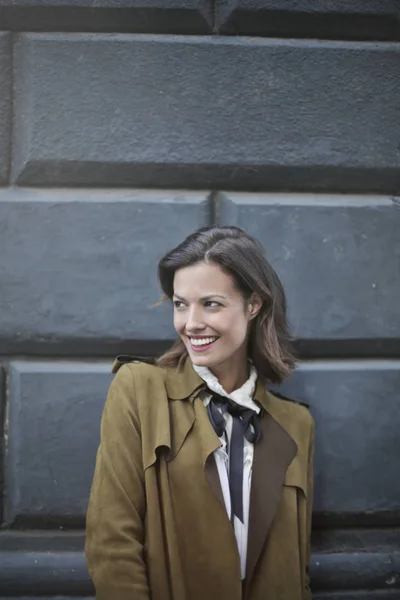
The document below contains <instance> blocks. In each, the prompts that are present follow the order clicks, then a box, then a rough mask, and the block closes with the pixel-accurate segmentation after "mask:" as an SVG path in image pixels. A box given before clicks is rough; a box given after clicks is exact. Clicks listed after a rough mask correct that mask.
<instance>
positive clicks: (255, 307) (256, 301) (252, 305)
mask: <svg viewBox="0 0 400 600" xmlns="http://www.w3.org/2000/svg"><path fill="white" fill-rule="evenodd" d="M261 307H262V300H261V298H260V296H259V295H258V294H256V293H255V292H253V293H252V295H251V297H250V299H249V303H248V309H249V317H250V319H254V318H255V317H256V316H257V315H258V313H259V312H260V310H261Z"/></svg>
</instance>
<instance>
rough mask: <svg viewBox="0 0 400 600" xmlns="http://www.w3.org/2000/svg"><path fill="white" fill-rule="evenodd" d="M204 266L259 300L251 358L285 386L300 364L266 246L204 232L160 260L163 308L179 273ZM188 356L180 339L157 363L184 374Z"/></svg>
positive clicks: (218, 231)
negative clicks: (214, 268) (218, 271)
mask: <svg viewBox="0 0 400 600" xmlns="http://www.w3.org/2000/svg"><path fill="white" fill-rule="evenodd" d="M199 262H206V263H209V264H210V263H211V264H214V265H218V266H219V267H220V268H221V269H222V270H223V271H224V272H225V273H227V274H228V275H230V276H231V277H232V278H233V280H234V282H235V285H236V287H237V289H238V290H239V291H240V292H241V293H242V295H243V298H244V299H245V300H249V298H250V297H251V295H252V294H253V293H256V294H258V295H259V296H260V298H261V300H262V307H261V310H260V312H259V313H258V315H257V316H256V317H255V318H254V319H253V321H252V322H251V327H250V332H249V337H248V347H247V352H248V356H249V358H250V359H251V360H252V361H253V363H254V365H255V367H256V369H257V372H258V373H260V374H262V375H263V376H264V377H265V378H266V379H267V380H268V381H270V382H271V383H281V382H282V381H283V380H284V379H285V378H286V377H287V376H288V375H290V373H291V372H292V371H293V369H294V367H295V363H296V359H295V356H294V353H293V348H292V338H291V336H290V334H289V330H288V323H287V318H286V297H285V292H284V289H283V286H282V284H281V282H280V280H279V277H278V275H277V274H276V272H275V270H274V269H273V267H272V266H271V265H270V264H269V262H268V261H267V259H266V257H265V254H264V250H263V247H262V245H261V244H260V243H259V242H258V241H257V240H255V239H254V238H253V237H251V236H250V235H249V234H247V233H246V232H245V231H243V229H240V228H239V227H233V226H224V227H219V226H212V227H202V228H201V229H199V230H198V231H195V232H194V233H192V234H191V235H189V236H188V237H187V238H186V239H185V240H184V241H183V242H182V243H181V244H179V246H177V247H176V248H174V249H173V250H171V251H170V252H168V254H166V255H165V256H164V257H163V258H162V259H161V260H160V262H159V265H158V278H159V281H160V284H161V287H162V290H163V291H164V294H165V296H164V297H163V298H162V300H161V302H163V301H167V300H172V297H173V294H174V276H175V273H176V271H178V269H182V268H184V267H189V266H191V265H195V264H197V263H199ZM187 356H188V353H187V350H186V347H185V344H184V343H183V341H182V340H181V339H180V338H179V339H178V340H177V341H176V342H175V343H174V344H173V346H172V347H171V348H170V349H169V350H168V351H167V352H165V353H164V354H163V355H162V356H161V357H159V358H158V359H157V361H156V362H157V364H158V365H160V366H166V367H177V368H178V369H180V368H182V366H183V363H184V362H185V360H186V357H187Z"/></svg>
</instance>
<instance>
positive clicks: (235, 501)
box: [207, 390, 261, 523]
mask: <svg viewBox="0 0 400 600" xmlns="http://www.w3.org/2000/svg"><path fill="white" fill-rule="evenodd" d="M209 391H210V393H211V399H210V402H209V404H208V406H207V413H208V417H209V419H210V422H211V425H212V426H213V428H214V431H215V433H216V434H217V436H218V437H222V435H223V433H224V431H225V427H226V421H225V417H224V414H223V413H225V412H228V413H229V414H230V415H231V416H232V435H231V441H230V444H229V490H230V495H231V505H232V515H231V518H232V517H233V515H235V516H236V517H237V518H238V519H240V521H241V522H242V523H243V460H244V438H246V440H248V441H249V442H250V443H252V444H257V442H258V441H259V440H260V439H261V424H260V415H258V414H257V413H256V412H255V411H254V410H251V409H250V408H245V407H244V406H240V404H237V403H236V402H234V401H233V400H231V399H230V398H226V397H225V396H221V395H220V394H216V393H215V392H213V391H211V390H209ZM219 409H222V413H221V411H220V410H219Z"/></svg>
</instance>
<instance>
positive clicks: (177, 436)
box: [166, 359, 225, 509]
mask: <svg viewBox="0 0 400 600" xmlns="http://www.w3.org/2000/svg"><path fill="white" fill-rule="evenodd" d="M166 387H167V393H168V398H169V399H170V400H171V401H172V402H171V406H170V412H171V414H172V415H174V418H173V419H172V422H173V423H175V424H176V427H175V431H173V432H172V436H171V437H172V444H171V452H170V453H169V460H172V459H173V458H174V457H175V456H176V454H177V453H178V452H179V450H180V448H181V446H182V444H183V442H184V441H185V438H186V436H187V435H188V433H189V432H190V431H191V429H192V428H193V427H196V428H198V429H199V432H200V435H199V440H200V444H201V454H202V462H203V467H204V472H205V476H206V479H207V482H208V484H209V486H210V488H211V490H212V492H213V493H214V494H215V496H216V497H217V498H218V500H219V501H220V502H221V504H222V506H223V507H224V509H225V503H224V497H223V493H222V488H221V482H220V479H219V474H218V468H217V464H216V462H215V458H214V451H215V450H216V449H217V448H219V446H220V441H219V439H218V436H217V434H216V433H215V431H214V429H213V427H212V425H211V423H210V420H209V418H208V415H207V411H206V409H205V407H204V404H203V402H202V400H200V398H199V397H198V396H199V394H200V391H201V389H203V388H205V387H206V384H205V383H204V381H203V380H202V379H201V377H200V376H199V375H198V374H197V373H196V371H195V370H194V369H193V367H192V364H191V362H190V360H189V359H186V361H185V363H184V366H183V369H182V370H181V371H180V372H179V374H178V372H177V371H175V370H172V369H169V370H168V372H167V379H166ZM178 415H179V418H178Z"/></svg>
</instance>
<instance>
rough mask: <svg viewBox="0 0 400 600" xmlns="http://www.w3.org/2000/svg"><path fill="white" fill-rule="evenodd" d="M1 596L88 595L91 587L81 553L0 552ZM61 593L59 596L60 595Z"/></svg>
mask: <svg viewBox="0 0 400 600" xmlns="http://www.w3.org/2000/svg"><path fill="white" fill-rule="evenodd" d="M0 560H1V567H2V568H1V572H0V586H1V597H3V594H5V593H6V594H10V595H11V594H12V595H14V596H15V595H17V594H18V597H20V596H21V595H23V594H25V595H26V596H28V597H32V594H35V596H38V595H41V594H43V595H46V596H49V595H51V594H54V595H56V594H59V595H60V598H63V600H68V598H65V596H66V595H67V596H70V597H75V598H76V596H81V597H85V596H86V597H88V596H89V594H93V592H94V588H93V584H92V583H91V581H90V578H89V574H88V572H87V568H86V562H85V557H84V554H83V552H58V553H53V552H32V553H28V552H0ZM61 594H62V596H61Z"/></svg>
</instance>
